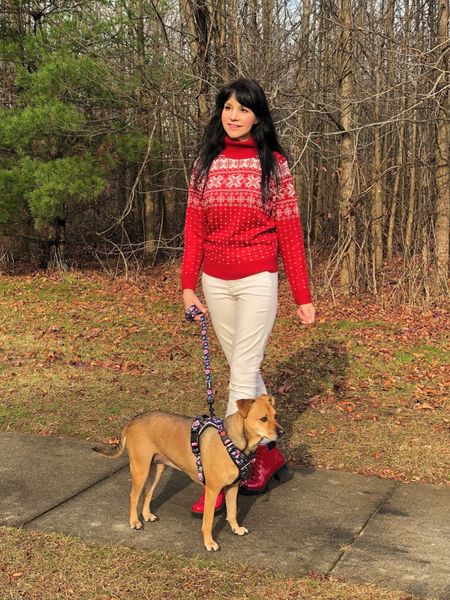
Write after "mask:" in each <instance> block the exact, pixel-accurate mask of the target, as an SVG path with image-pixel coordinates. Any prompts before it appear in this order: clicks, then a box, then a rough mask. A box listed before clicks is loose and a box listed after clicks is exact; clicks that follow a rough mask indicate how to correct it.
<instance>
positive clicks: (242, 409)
mask: <svg viewBox="0 0 450 600" xmlns="http://www.w3.org/2000/svg"><path fill="white" fill-rule="evenodd" d="M254 401H255V400H254V399H253V398H246V399H245V400H238V401H237V402H236V405H237V408H238V411H239V414H240V415H241V416H242V417H244V419H245V418H246V417H247V415H248V413H249V410H250V407H251V405H252V404H253V402H254Z"/></svg>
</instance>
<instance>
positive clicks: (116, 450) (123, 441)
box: [92, 427, 128, 458]
mask: <svg viewBox="0 0 450 600" xmlns="http://www.w3.org/2000/svg"><path fill="white" fill-rule="evenodd" d="M127 429H128V427H125V428H124V429H123V431H122V435H121V436H120V440H119V443H118V444H113V445H110V446H107V445H106V444H105V445H103V446H94V448H92V450H94V452H99V453H100V454H104V455H105V456H108V457H109V458H118V457H119V456H121V455H122V454H123V451H124V450H125V448H126V446H127Z"/></svg>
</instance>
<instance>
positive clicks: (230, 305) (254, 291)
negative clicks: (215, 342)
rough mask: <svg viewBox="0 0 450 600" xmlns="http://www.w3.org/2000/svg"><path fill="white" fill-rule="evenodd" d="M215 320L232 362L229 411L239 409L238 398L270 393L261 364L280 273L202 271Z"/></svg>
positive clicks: (230, 363)
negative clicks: (229, 275) (232, 275)
mask: <svg viewBox="0 0 450 600" xmlns="http://www.w3.org/2000/svg"><path fill="white" fill-rule="evenodd" d="M202 284H203V292H204V294H205V299H206V304H207V306H208V310H209V313H210V315H211V321H212V324H213V327H214V331H215V332H216V335H217V338H218V339H219V342H220V345H221V346H222V349H223V351H224V353H225V356H226V358H227V361H228V364H229V366H230V385H229V397H228V406H227V411H226V415H225V416H228V415H231V414H233V413H235V412H236V411H237V408H236V401H237V400H239V399H241V398H256V397H257V396H259V395H260V394H265V393H266V386H265V385H264V381H263V379H262V377H261V373H260V371H259V368H260V366H261V363H262V361H263V358H264V350H265V347H266V344H267V340H268V339H269V335H270V332H271V331H272V327H273V324H274V322H275V316H276V312H277V305H278V273H269V272H268V271H264V272H262V273H257V274H256V275H250V276H249V277H244V278H242V279H233V280H224V279H217V278H216V277H211V276H210V275H207V274H206V273H203V275H202Z"/></svg>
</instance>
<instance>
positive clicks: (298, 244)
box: [274, 157, 311, 304]
mask: <svg viewBox="0 0 450 600" xmlns="http://www.w3.org/2000/svg"><path fill="white" fill-rule="evenodd" d="M279 169H280V188H279V191H278V193H277V196H276V203H275V210H274V218H275V222H276V228H277V235H278V245H279V249H280V254H281V258H282V260H283V266H284V270H285V273H286V276H287V278H288V281H289V284H290V286H291V290H292V294H293V296H294V299H295V301H296V303H297V304H309V303H310V302H311V293H310V290H309V278H308V266H307V264H306V256H305V248H304V243H303V233H302V224H301V220H300V212H299V209H298V202H297V196H296V193H295V188H294V182H293V179H292V174H291V172H290V170H289V166H288V164H287V161H286V159H285V158H284V157H283V158H282V159H280V162H279Z"/></svg>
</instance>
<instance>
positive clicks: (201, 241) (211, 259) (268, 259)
mask: <svg viewBox="0 0 450 600" xmlns="http://www.w3.org/2000/svg"><path fill="white" fill-rule="evenodd" d="M234 144H235V145H236V142H235V143H234ZM225 153H226V154H228V155H224V154H221V155H219V156H218V157H217V158H216V159H215V160H214V161H213V163H212V165H211V168H210V171H209V174H208V179H207V182H206V186H205V187H204V189H203V190H201V189H200V190H199V189H197V188H195V187H194V184H193V178H194V173H195V168H196V165H194V169H193V175H192V177H191V182H190V185H189V195H188V205H187V211H186V223H185V242H184V248H185V250H184V256H183V265H182V287H183V289H186V288H189V289H194V290H195V288H196V285H197V281H198V276H199V273H200V269H201V268H202V266H203V271H204V272H205V273H207V274H208V275H211V276H212V277H218V278H220V279H241V278H242V277H247V276H249V275H254V274H256V273H260V272H262V271H270V272H272V273H274V272H276V271H278V261H277V258H278V253H280V254H281V258H282V261H283V265H284V270H285V272H286V276H287V278H288V280H289V283H290V286H291V290H292V293H293V296H294V299H295V301H296V302H297V304H307V303H309V302H311V295H310V291H309V284H308V269H307V264H306V258H305V251H304V243H303V234H302V228H301V221H300V213H299V209H298V203H297V197H296V193H295V188H294V183H293V179H292V174H291V172H290V170H289V166H288V163H287V161H286V159H285V158H284V157H283V156H281V155H280V154H278V153H276V158H277V161H278V166H279V178H280V184H279V187H278V190H277V189H276V186H275V184H272V186H271V187H272V196H271V200H270V202H269V203H268V205H267V206H266V207H264V206H263V203H262V199H261V165H260V161H259V157H258V156H257V154H256V149H253V151H252V152H251V154H252V155H251V156H249V157H245V158H235V156H242V152H240V153H237V152H234V148H233V144H230V143H228V144H227V140H226V146H225ZM199 187H200V188H201V185H200V186H199Z"/></svg>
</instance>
